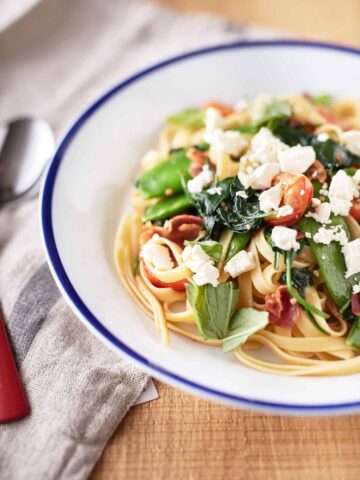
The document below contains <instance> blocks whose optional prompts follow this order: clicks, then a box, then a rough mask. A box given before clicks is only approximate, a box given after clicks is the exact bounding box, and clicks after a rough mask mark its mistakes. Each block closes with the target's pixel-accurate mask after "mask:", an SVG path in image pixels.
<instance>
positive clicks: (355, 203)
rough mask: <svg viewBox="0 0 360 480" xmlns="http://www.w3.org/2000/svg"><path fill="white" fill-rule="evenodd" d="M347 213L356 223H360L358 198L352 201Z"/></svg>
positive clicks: (359, 201)
mask: <svg viewBox="0 0 360 480" xmlns="http://www.w3.org/2000/svg"><path fill="white" fill-rule="evenodd" d="M349 213H350V215H351V216H352V217H354V218H355V220H356V221H358V222H360V197H359V198H356V199H355V200H353V203H352V207H351V209H350V212H349Z"/></svg>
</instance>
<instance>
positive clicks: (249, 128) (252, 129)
mask: <svg viewBox="0 0 360 480" xmlns="http://www.w3.org/2000/svg"><path fill="white" fill-rule="evenodd" d="M233 130H235V131H236V132H240V133H244V134H245V135H255V133H257V132H258V131H259V127H258V126H257V125H252V124H248V125H240V126H239V127H236V128H233Z"/></svg>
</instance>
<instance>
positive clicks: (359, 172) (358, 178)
mask: <svg viewBox="0 0 360 480" xmlns="http://www.w3.org/2000/svg"><path fill="white" fill-rule="evenodd" d="M352 179H353V182H355V183H356V185H358V186H359V183H360V169H357V170H356V172H355V175H354V176H353V177H352Z"/></svg>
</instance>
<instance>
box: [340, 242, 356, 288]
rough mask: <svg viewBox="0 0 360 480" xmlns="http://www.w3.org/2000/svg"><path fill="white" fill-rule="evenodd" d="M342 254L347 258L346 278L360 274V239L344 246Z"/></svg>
mask: <svg viewBox="0 0 360 480" xmlns="http://www.w3.org/2000/svg"><path fill="white" fill-rule="evenodd" d="M342 252H343V254H344V257H345V263H346V267H347V272H346V275H345V277H346V278H348V277H351V275H354V274H355V273H359V272H360V238H357V239H356V240H352V241H351V242H349V243H347V244H346V245H344V246H343V248H342Z"/></svg>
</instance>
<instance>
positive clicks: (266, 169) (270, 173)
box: [238, 163, 280, 190]
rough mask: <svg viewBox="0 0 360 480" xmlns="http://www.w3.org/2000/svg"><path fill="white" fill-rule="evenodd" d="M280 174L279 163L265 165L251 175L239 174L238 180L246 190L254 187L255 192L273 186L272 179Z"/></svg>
mask: <svg viewBox="0 0 360 480" xmlns="http://www.w3.org/2000/svg"><path fill="white" fill-rule="evenodd" d="M279 172H280V167H279V165H278V164H277V163H264V164H263V165H260V167H258V168H256V169H255V170H254V172H253V173H251V174H249V175H247V174H246V173H244V172H239V173H238V178H239V180H240V182H241V183H242V184H243V186H244V187H245V188H249V187H252V188H253V189H254V190H264V189H265V188H269V187H270V186H271V181H272V179H273V178H274V177H275V176H276V175H277V174H278V173H279Z"/></svg>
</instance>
